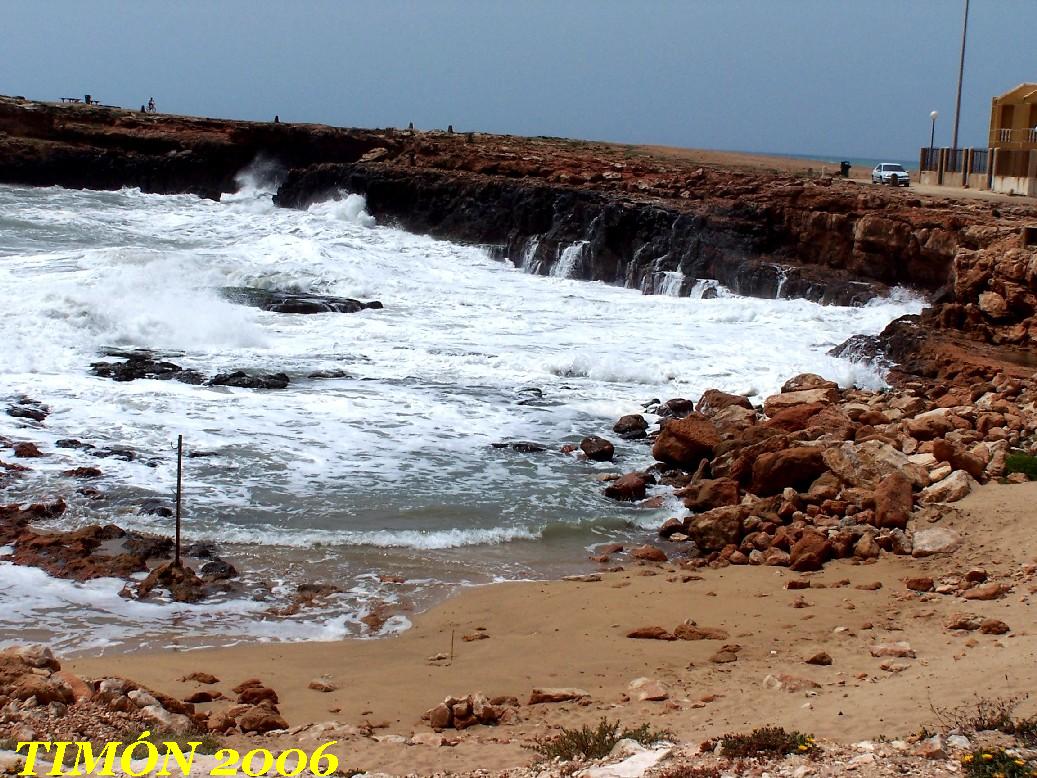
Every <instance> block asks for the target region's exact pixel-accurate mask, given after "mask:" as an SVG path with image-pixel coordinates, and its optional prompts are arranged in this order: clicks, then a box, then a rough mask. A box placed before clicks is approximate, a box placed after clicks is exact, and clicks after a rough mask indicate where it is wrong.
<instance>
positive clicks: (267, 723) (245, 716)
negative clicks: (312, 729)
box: [238, 705, 288, 735]
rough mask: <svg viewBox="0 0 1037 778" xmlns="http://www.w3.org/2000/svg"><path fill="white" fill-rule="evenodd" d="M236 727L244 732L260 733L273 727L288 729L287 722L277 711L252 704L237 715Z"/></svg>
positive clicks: (269, 730)
mask: <svg viewBox="0 0 1037 778" xmlns="http://www.w3.org/2000/svg"><path fill="white" fill-rule="evenodd" d="M238 728H239V729H240V730H241V731H242V732H245V733H255V734H257V735H262V734H264V733H266V732H272V731H273V730H275V729H288V722H287V721H285V720H284V719H283V718H281V715H280V714H279V713H277V711H275V710H271V709H270V708H267V707H265V706H262V705H254V706H253V707H251V708H249V709H248V710H247V711H245V712H244V713H242V714H241V716H239V717H238Z"/></svg>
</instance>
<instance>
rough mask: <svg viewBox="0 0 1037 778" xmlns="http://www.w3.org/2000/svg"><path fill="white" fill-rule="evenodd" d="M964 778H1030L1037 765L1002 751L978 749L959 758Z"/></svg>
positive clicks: (1035, 771) (1036, 773)
mask: <svg viewBox="0 0 1037 778" xmlns="http://www.w3.org/2000/svg"><path fill="white" fill-rule="evenodd" d="M961 766H962V769H963V772H964V774H965V776H966V778H1031V776H1034V775H1037V765H1035V764H1034V763H1033V762H1029V761H1027V760H1025V759H1023V758H1021V757H1019V756H1016V755H1015V754H1010V753H1008V752H1007V751H1005V750H1004V749H1000V748H992V749H989V750H984V749H979V750H977V751H973V752H972V753H971V754H965V756H963V757H962V758H961Z"/></svg>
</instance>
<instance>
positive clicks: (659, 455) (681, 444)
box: [652, 413, 720, 470]
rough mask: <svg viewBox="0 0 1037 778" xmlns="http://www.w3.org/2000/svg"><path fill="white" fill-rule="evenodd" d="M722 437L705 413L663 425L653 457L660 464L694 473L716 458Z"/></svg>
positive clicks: (673, 420) (653, 450) (669, 421)
mask: <svg viewBox="0 0 1037 778" xmlns="http://www.w3.org/2000/svg"><path fill="white" fill-rule="evenodd" d="M719 442H720V433H718V432H717V428H716V427H715V426H714V424H713V422H711V421H710V420H709V419H708V418H706V417H705V416H703V415H702V414H701V413H692V414H690V415H688V416H686V417H684V418H683V419H670V420H668V421H666V422H664V423H663V426H662V430H661V431H660V432H659V437H657V438H656V439H655V443H654V444H653V445H652V456H653V457H655V458H656V459H657V460H659V461H660V462H665V463H666V464H668V465H673V466H674V467H680V468H683V469H685V470H694V469H695V468H696V467H698V464H699V462H701V461H702V460H703V459H708V458H710V457H712V456H713V450H714V449H715V448H716V446H717V444H718V443H719Z"/></svg>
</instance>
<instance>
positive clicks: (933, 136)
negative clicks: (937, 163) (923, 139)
mask: <svg viewBox="0 0 1037 778" xmlns="http://www.w3.org/2000/svg"><path fill="white" fill-rule="evenodd" d="M939 115H940V112H939V111H932V112H931V113H930V114H929V118H930V119H932V120H933V129H932V131H931V132H930V133H929V164H930V165H931V164H933V145H934V144H935V142H936V117H937V116H939Z"/></svg>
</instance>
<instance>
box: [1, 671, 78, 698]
mask: <svg viewBox="0 0 1037 778" xmlns="http://www.w3.org/2000/svg"><path fill="white" fill-rule="evenodd" d="M10 695H11V697H12V698H13V699H15V700H28V699H29V698H31V697H35V698H36V702H37V704H39V705H49V704H50V703H52V702H60V703H64V704H65V705H71V704H72V703H73V702H75V695H74V694H73V693H72V688H71V687H70V686H68V685H67V684H64V683H61V682H60V681H59V680H55V679H53V678H45V677H44V676H42V675H36V674H34V673H30V674H28V675H23V676H22V678H21V680H20V681H18V683H16V684H15V685H14V688H13V689H11V691H10Z"/></svg>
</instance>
